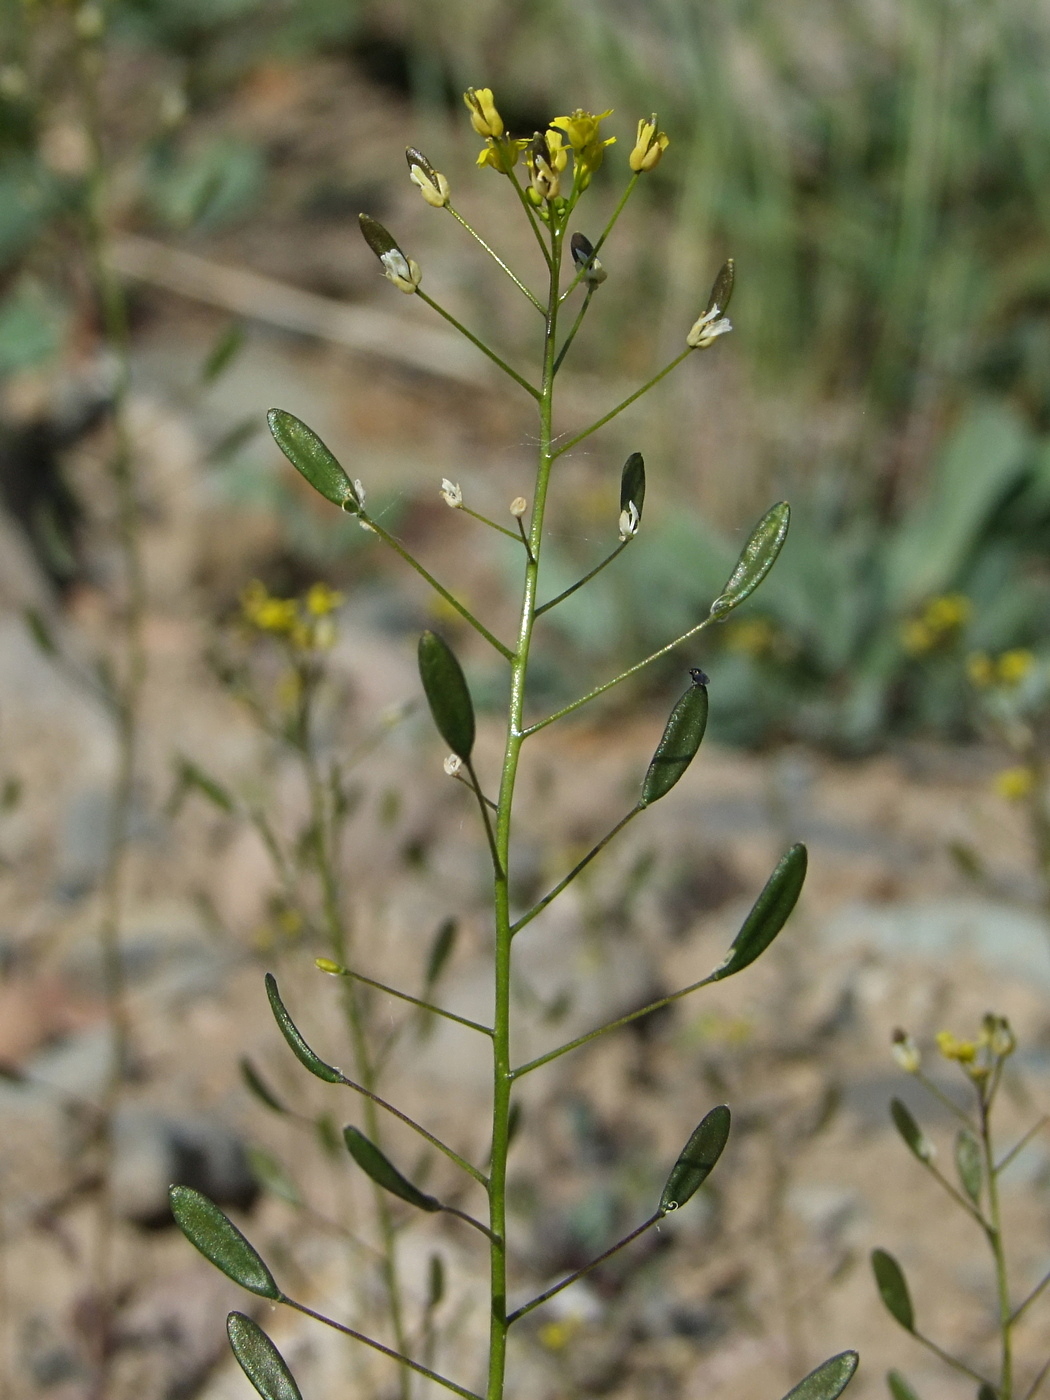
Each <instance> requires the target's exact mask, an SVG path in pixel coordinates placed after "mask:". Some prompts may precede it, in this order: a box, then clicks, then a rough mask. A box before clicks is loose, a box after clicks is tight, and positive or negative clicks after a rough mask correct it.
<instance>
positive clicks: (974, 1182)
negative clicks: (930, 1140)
mask: <svg viewBox="0 0 1050 1400" xmlns="http://www.w3.org/2000/svg"><path fill="white" fill-rule="evenodd" d="M955 1170H956V1171H957V1172H958V1173H959V1180H960V1181H961V1182H962V1188H963V1190H964V1191H965V1192H966V1194H967V1195H968V1196H969V1198H970V1200H971V1201H973V1203H974V1205H975V1206H978V1207H979V1206H980V1203H981V1186H982V1184H983V1182H984V1171H983V1168H982V1166H981V1144H980V1143H979V1142H978V1141H977V1139H976V1138H975V1137H974V1135H973V1133H971V1132H970V1130H969V1128H960V1130H959V1134H958V1136H957V1137H956V1139H955Z"/></svg>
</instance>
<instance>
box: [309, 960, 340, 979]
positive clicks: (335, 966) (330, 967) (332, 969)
mask: <svg viewBox="0 0 1050 1400" xmlns="http://www.w3.org/2000/svg"><path fill="white" fill-rule="evenodd" d="M314 967H316V968H317V970H318V972H327V973H329V974H330V975H331V976H332V977H338V976H339V975H340V974H341V973H343V972H345V971H346V969H345V968H344V967H342V966H341V965H340V964H339V963H337V962H333V961H332V959H331V958H314Z"/></svg>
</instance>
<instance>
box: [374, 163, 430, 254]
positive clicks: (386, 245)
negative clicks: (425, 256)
mask: <svg viewBox="0 0 1050 1400" xmlns="http://www.w3.org/2000/svg"><path fill="white" fill-rule="evenodd" d="M424 159H425V157H424ZM411 164H412V161H411V156H410V157H409V165H410V166H411ZM419 164H422V162H419ZM427 164H428V165H429V164H430V162H429V161H427ZM357 221H358V223H359V224H360V226H361V237H362V238H363V239H364V240H365V242H366V243H367V244H368V246H369V247H370V248H371V250H372V252H373V253H375V255H376V257H377V258H379V259H380V260H381V259H382V257H383V254H384V253H393V252H395V251H396V252H398V253H400V252H401V249H400V248H399V247H398V245H397V239H396V238H395V237H394V235H393V234H392V233H391V232H390V230H389V229H387V228H384V227H383V225H382V224H381V223H380V222H379V220H378V219H373V218H372V216H371V214H358V216H357Z"/></svg>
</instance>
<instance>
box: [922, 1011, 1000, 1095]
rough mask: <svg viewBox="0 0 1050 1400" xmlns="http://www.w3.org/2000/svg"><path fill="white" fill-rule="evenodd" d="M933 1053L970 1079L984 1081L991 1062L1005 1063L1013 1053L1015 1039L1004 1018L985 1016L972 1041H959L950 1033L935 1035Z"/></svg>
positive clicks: (990, 1067) (990, 1070) (993, 1063)
mask: <svg viewBox="0 0 1050 1400" xmlns="http://www.w3.org/2000/svg"><path fill="white" fill-rule="evenodd" d="M937 1049H938V1050H939V1051H940V1052H941V1054H942V1055H943V1056H944V1058H945V1059H946V1060H954V1061H955V1062H956V1063H957V1064H958V1065H961V1066H962V1068H963V1069H964V1070H965V1071H966V1073H967V1074H968V1075H969V1076H970V1078H971V1079H975V1080H981V1079H984V1078H986V1077H987V1076H988V1075H989V1074H990V1073H991V1072H992V1070H993V1069H994V1068H995V1062H996V1061H998V1060H1005V1059H1006V1058H1007V1057H1008V1056H1009V1055H1012V1054H1013V1053H1014V1051H1015V1050H1016V1049H1017V1039H1016V1037H1015V1035H1014V1033H1013V1030H1012V1029H1011V1027H1010V1022H1009V1021H1008V1020H1007V1019H1006V1017H1005V1016H997V1015H995V1013H994V1012H991V1011H990V1012H989V1013H988V1014H987V1015H986V1016H985V1017H984V1019H983V1021H982V1023H981V1031H980V1034H979V1035H978V1036H977V1037H976V1039H974V1040H960V1039H959V1037H958V1036H956V1035H953V1034H952V1032H951V1031H938V1032H937Z"/></svg>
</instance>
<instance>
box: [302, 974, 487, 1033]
mask: <svg viewBox="0 0 1050 1400" xmlns="http://www.w3.org/2000/svg"><path fill="white" fill-rule="evenodd" d="M325 970H327V969H325ZM335 976H336V977H352V978H353V979H354V981H355V982H363V983H364V984H365V986H366V987H375V989H376V990H377V991H379V992H386V994H387V996H391V997H397V998H398V999H399V1000H400V1001H407V1002H411V1004H412V1005H413V1006H419V1007H422V1009H423V1010H424V1011H433V1013H434V1014H435V1016H444V1018H445V1020H446V1021H455V1022H457V1024H459V1025H461V1026H468V1027H469V1028H470V1030H472V1031H480V1032H481V1034H482V1035H487V1036H490V1037H491V1035H492V1028H491V1027H490V1026H483V1025H482V1024H481V1022H480V1021H471V1020H470V1019H469V1018H468V1017H466V1016H457V1015H456V1013H455V1012H454V1011H446V1010H445V1008H444V1007H443V1006H435V1005H434V1003H433V1002H430V1001H423V1000H421V998H419V997H414V996H410V995H409V994H408V992H401V991H398V989H397V988H396V987H389V986H387V984H386V983H385V982H377V981H376V980H375V978H374V977H366V976H365V974H364V973H363V972H355V971H354V970H353V968H349V967H341V968H340V969H339V971H338V972H337V973H335Z"/></svg>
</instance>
